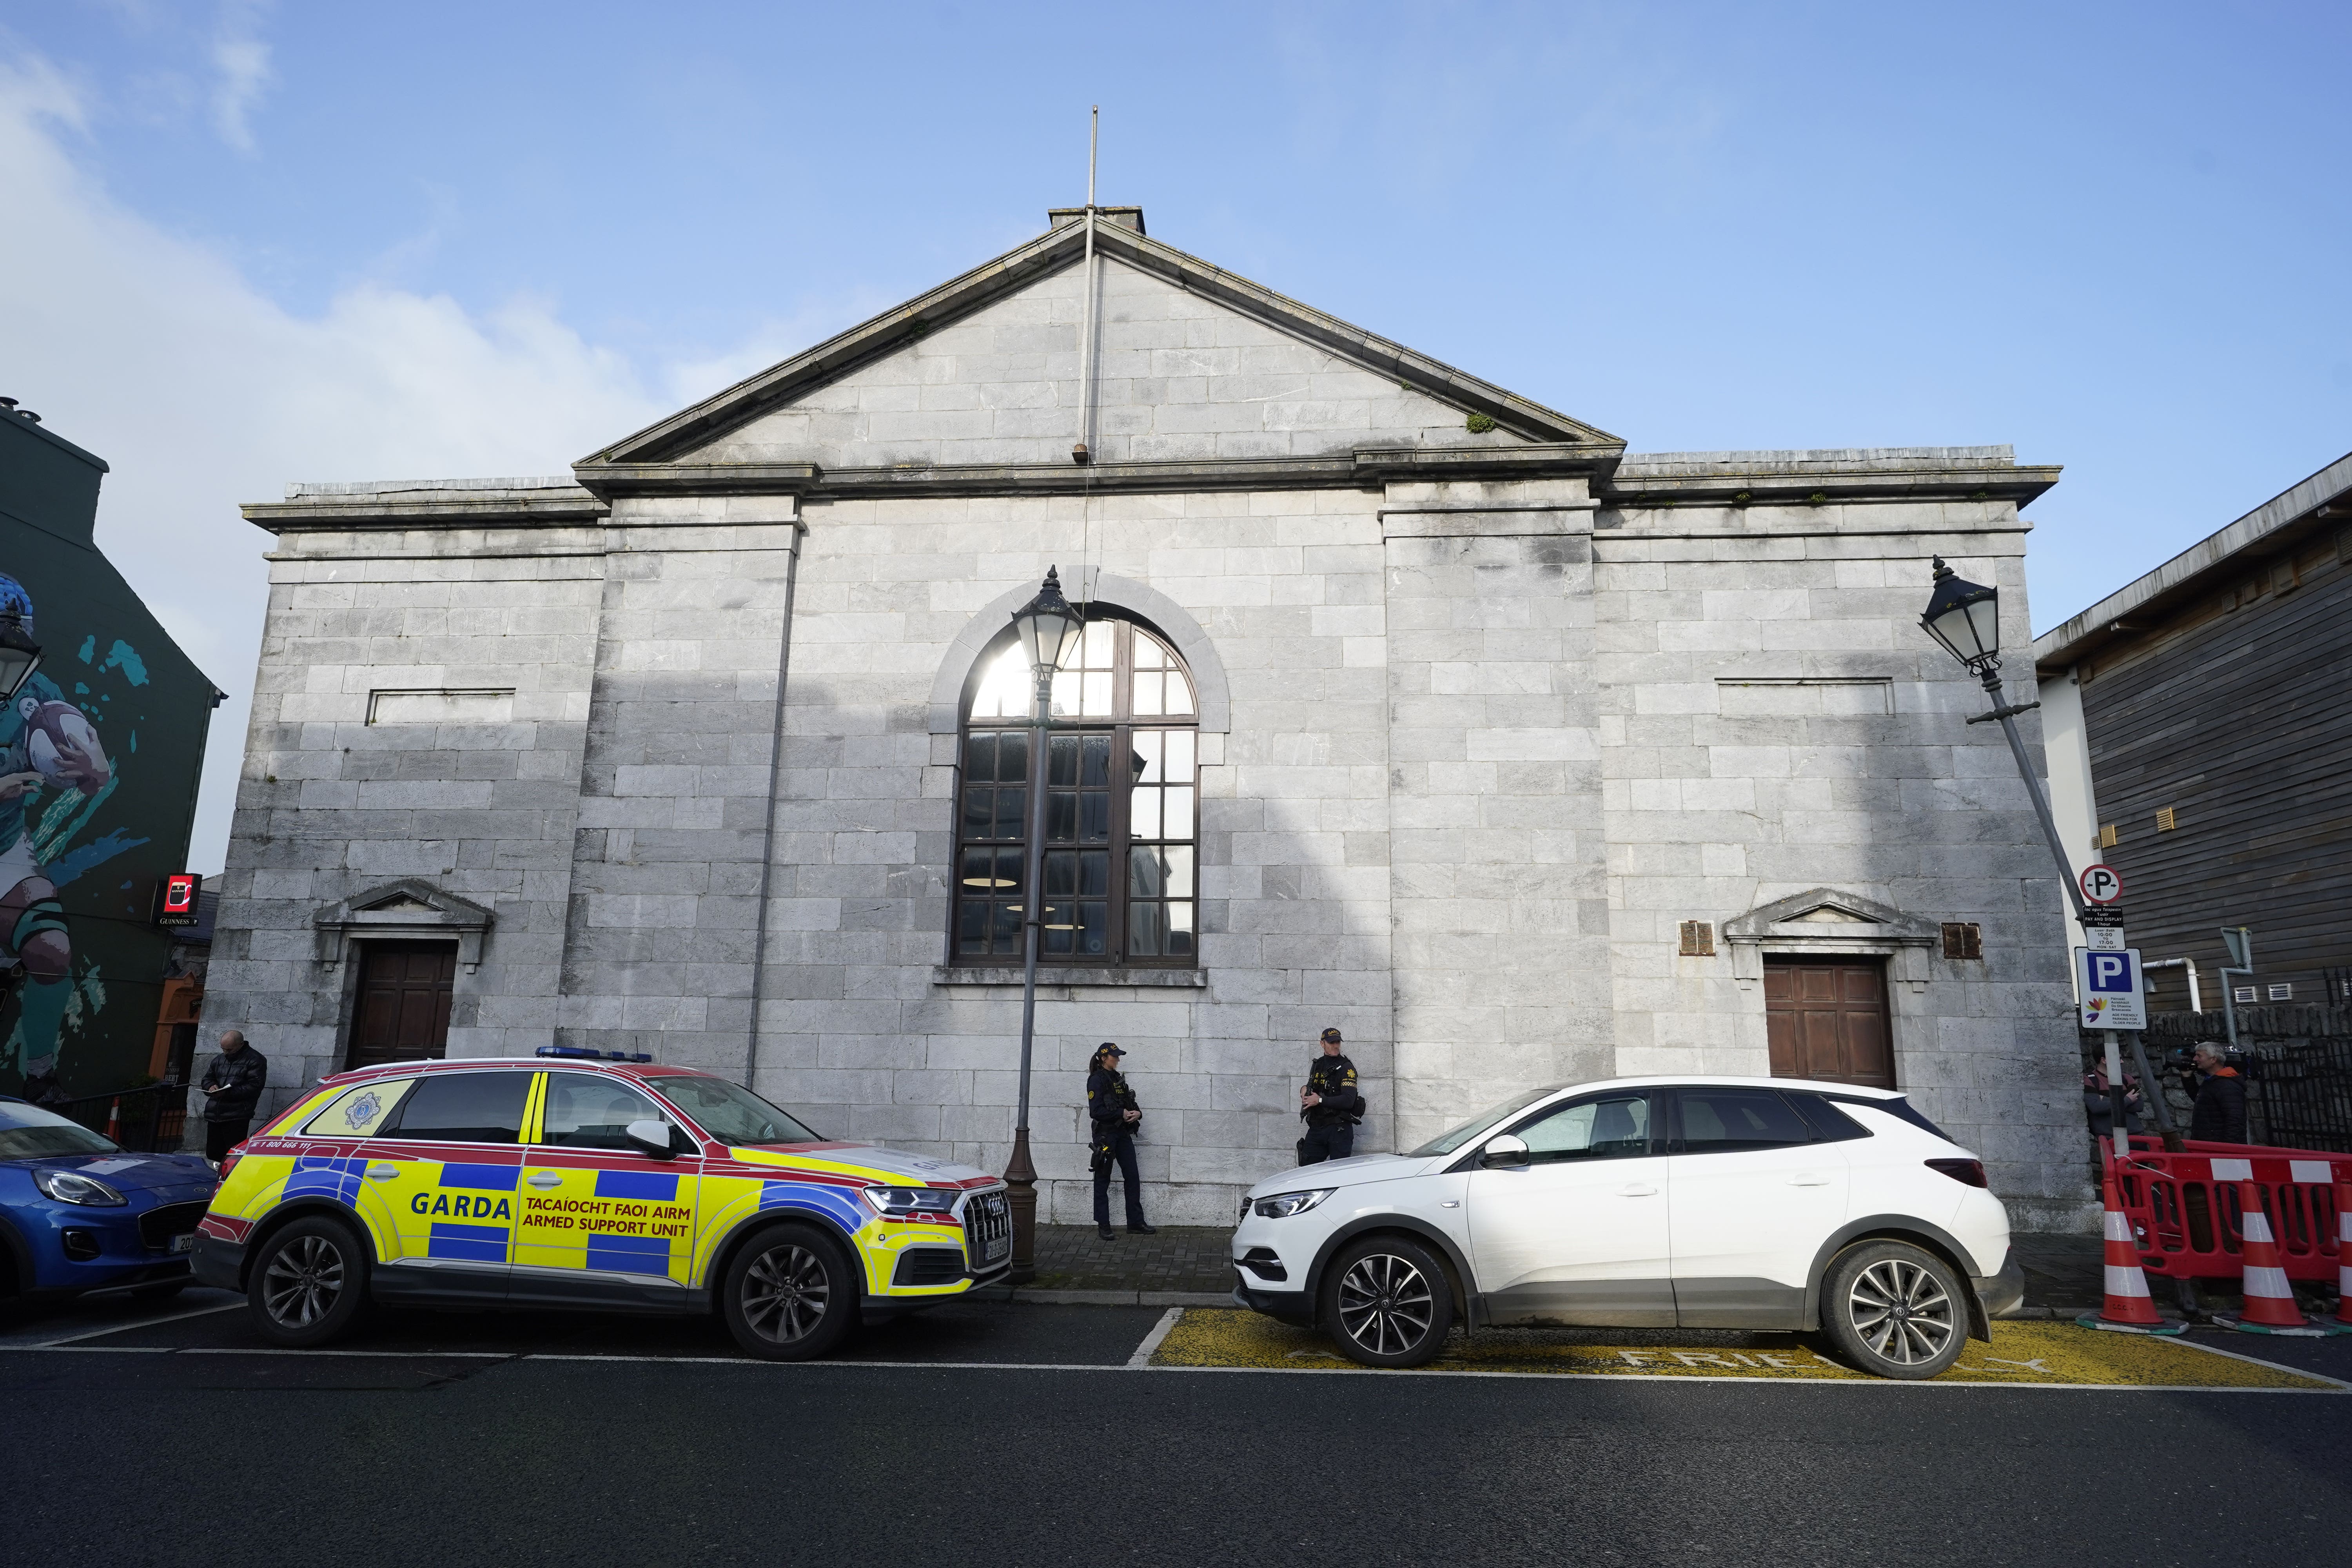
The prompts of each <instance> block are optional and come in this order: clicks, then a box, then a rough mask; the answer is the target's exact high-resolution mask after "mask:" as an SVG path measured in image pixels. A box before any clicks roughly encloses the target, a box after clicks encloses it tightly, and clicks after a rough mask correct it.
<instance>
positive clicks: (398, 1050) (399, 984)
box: [344, 942, 457, 1068]
mask: <svg viewBox="0 0 2352 1568" xmlns="http://www.w3.org/2000/svg"><path fill="white" fill-rule="evenodd" d="M359 949H360V998H359V1005H358V1007H357V1008H356V1009H355V1010H354V1011H353V1012H352V1048H351V1055H350V1058H349V1060H348V1061H346V1062H345V1064H344V1065H345V1066H346V1067H354V1068H364V1067H374V1066H375V1065H376V1064H377V1063H379V1062H396V1061H416V1060H420V1059H424V1058H438V1057H440V1056H442V1055H444V1054H445V1053H446V1051H447V1050H448V1048H449V994H450V992H451V990H452V988H453V987H454V986H455V984H456V983H457V943H456V942H361V943H360V944H359Z"/></svg>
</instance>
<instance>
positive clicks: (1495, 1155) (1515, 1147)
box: [1478, 1132, 1528, 1171]
mask: <svg viewBox="0 0 2352 1568" xmlns="http://www.w3.org/2000/svg"><path fill="white" fill-rule="evenodd" d="M1478 1163H1479V1164H1481V1165H1483V1166H1485V1167H1486V1169H1487V1170H1490V1171H1516V1170H1520V1169H1523V1168H1525V1166H1526V1165H1527V1163H1528V1141H1527V1140H1526V1139H1524V1138H1517V1137H1514V1136H1512V1135H1511V1134H1510V1133H1508V1132H1501V1133H1497V1134H1496V1135H1495V1136H1494V1137H1492V1138H1489V1139H1487V1140H1486V1147H1485V1148H1483V1149H1481V1150H1479V1151H1478Z"/></svg>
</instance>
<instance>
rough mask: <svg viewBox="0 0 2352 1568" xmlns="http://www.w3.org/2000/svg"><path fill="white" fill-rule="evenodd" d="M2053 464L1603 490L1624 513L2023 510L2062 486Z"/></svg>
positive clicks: (1692, 479)
mask: <svg viewBox="0 0 2352 1568" xmlns="http://www.w3.org/2000/svg"><path fill="white" fill-rule="evenodd" d="M2058 475H2059V469H2058V468H2057V467H2056V466H2055V465H2043V466H2036V467H2032V468H2012V467H2009V466H2007V465H2000V464H1985V465H1982V466H1976V465H1970V466H1966V467H1951V468H1943V467H1931V466H1927V465H1921V464H1900V465H1895V464H1890V465H1888V466H1887V467H1885V468H1876V469H1871V468H1863V469H1845V470H1841V471H1838V472H1832V473H1805V472H1795V473H1790V472H1787V471H1781V470H1771V469H1759V470H1755V471H1749V472H1742V471H1740V470H1738V469H1728V470H1724V471H1718V472H1710V473H1698V474H1638V475H1626V474H1624V473H1623V472H1622V469H1620V470H1619V471H1618V472H1616V473H1613V474H1612V475H1611V476H1610V477H1609V478H1608V479H1605V480H1604V481H1603V482H1602V483H1601V486H1600V487H1599V489H1600V494H1601V498H1602V500H1604V501H1605V502H1606V503H1608V504H1610V505H1612V506H1617V507H1621V508H1629V509H1630V508H1643V507H1675V506H1712V507H1722V506H1746V505H1750V504H1756V505H1774V506H1788V505H1791V504H1794V505H1799V506H1802V505H1806V504H1808V503H1819V502H1828V501H1853V500H1998V501H2012V502H2015V503H2016V504H2018V505H2020V506H2023V505H2025V504H2026V503H2027V502H2029V501H2032V500H2035V499H2036V498H2037V497H2039V496H2041V495H2042V493H2043V492H2045V491H2047V490H2048V489H2050V487H2051V486H2053V485H2054V484H2056V483H2057V482H2058Z"/></svg>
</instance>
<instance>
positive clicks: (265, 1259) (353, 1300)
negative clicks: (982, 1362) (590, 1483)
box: [194, 1047, 1013, 1361]
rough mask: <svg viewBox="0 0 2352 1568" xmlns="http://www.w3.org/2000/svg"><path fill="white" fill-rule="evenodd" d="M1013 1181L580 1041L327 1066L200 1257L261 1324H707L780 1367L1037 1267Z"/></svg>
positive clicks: (280, 1330)
mask: <svg viewBox="0 0 2352 1568" xmlns="http://www.w3.org/2000/svg"><path fill="white" fill-rule="evenodd" d="M1012 1235H1013V1233H1012V1225H1011V1215H1010V1212H1009V1210H1008V1208H1007V1205H1006V1202H1005V1190H1004V1183H1003V1180H1002V1179H1000V1178H998V1177H995V1176H992V1175H988V1174H986V1173H982V1172H980V1171H976V1170H973V1169H972V1168H971V1167H970V1166H967V1165H958V1164H953V1163H948V1162H945V1161H940V1160H932V1159H927V1158H923V1157H921V1156H918V1155H913V1154H907V1153H903V1152H898V1151H896V1150H891V1149H886V1148H883V1147H881V1146H879V1145H877V1144H872V1143H851V1142H834V1141H831V1140H827V1139H824V1138H821V1137H819V1136H818V1135H817V1134H816V1133H814V1132H813V1131H810V1130H809V1129H808V1128H807V1127H805V1126H803V1124H802V1123H801V1122H800V1121H797V1120H796V1119H794V1118H793V1117H792V1116H791V1115H789V1114H787V1113H786V1112H784V1111H782V1110H778V1109H777V1108H776V1107H774V1106H772V1105H771V1104H769V1103H768V1102H767V1101H766V1100H762V1099H761V1098H760V1097H759V1096H758V1095H756V1094H753V1093H752V1092H751V1090H749V1089H744V1088H742V1087H741V1086H740V1085H738V1084H734V1083H730V1082H729V1081H728V1080H727V1079H722V1078H717V1077H714V1076H712V1075H711V1074H709V1073H705V1072H700V1071H697V1070H695V1069H693V1068H678V1067H664V1066H657V1065H654V1064H653V1063H652V1062H651V1061H650V1058H646V1057H642V1056H639V1057H634V1058H619V1059H610V1058H606V1057H603V1056H599V1055H598V1054H597V1053H595V1052H593V1051H588V1050H585V1049H583V1048H580V1047H542V1048H541V1052H540V1054H539V1056H537V1057H514V1058H478V1059H474V1060H465V1061H435V1062H405V1063H397V1064H394V1065H390V1066H384V1067H376V1068H364V1069H362V1070H360V1071H356V1072H347V1073H341V1074H337V1075H336V1076H334V1077H331V1078H327V1079H320V1083H319V1085H318V1087H317V1089H314V1090H313V1091H311V1092H310V1093H309V1094H307V1095H305V1096H303V1097H302V1098H301V1100H299V1101H298V1102H297V1103H296V1104H294V1105H293V1106H292V1107H290V1108H289V1110H287V1111H286V1112H285V1113H284V1114H283V1115H280V1116H278V1117H276V1118H274V1119H273V1120H272V1121H270V1122H269V1123H268V1125H267V1126H265V1127H263V1128H262V1130H261V1131H258V1132H257V1133H255V1134H254V1135H253V1136H252V1137H251V1138H248V1139H247V1140H246V1142H243V1143H241V1144H239V1145H238V1146H237V1147H236V1150H235V1151H234V1152H232V1153H231V1154H230V1156H229V1158H228V1159H227V1160H226V1161H225V1162H224V1163H222V1166H221V1184H220V1190H219V1192H218V1193H217V1194H215V1196H214V1198H213V1201H212V1206H211V1209H210V1211H209V1212H208V1213H207V1214H206V1215H205V1218H204V1220H203V1222H202V1223H201V1224H199V1225H198V1226H197V1227H196V1242H195V1256H194V1269H195V1274H196V1277H197V1278H198V1279H202V1280H204V1281H205V1283H207V1284H212V1285H219V1286H223V1287H226V1288H228V1289H236V1290H242V1291H244V1292H245V1294H246V1298H247V1301H248V1303H249V1304H250V1306H251V1309H252V1313H253V1318H254V1321H255V1322H256V1323H257V1326H258V1327H259V1330H260V1331H261V1333H262V1335H263V1336H264V1337H265V1338H267V1339H268V1340H269V1341H270V1342H273V1343H277V1344H282V1345H291V1346H310V1345H318V1344H323V1343H325V1342H328V1341H330V1340H332V1339H334V1338H335V1337H336V1336H337V1335H339V1334H341V1332H343V1331H345V1330H346V1329H348V1328H349V1327H350V1326H351V1324H352V1321H353V1319H354V1318H355V1317H357V1315H358V1314H359V1312H360V1310H361V1309H362V1306H363V1305H364V1304H365V1303H366V1302H368V1301H369V1300H374V1301H379V1302H383V1303H385V1304H388V1305H398V1304H402V1303H409V1304H415V1305H423V1306H483V1305H512V1306H523V1307H579V1308H588V1309H592V1310H597V1309H601V1310H617V1311H631V1312H658V1313H673V1314H693V1313H709V1312H713V1311H715V1312H716V1313H718V1315H719V1317H720V1318H722V1319H723V1320H724V1321H725V1322H726V1324H727V1326H728V1328H729V1330H730V1331H732V1332H733V1334H734V1336H735V1339H736V1342H738V1343H739V1344H740V1345H741V1346H742V1347H743V1348H744V1349H745V1350H746V1351H748V1352H751V1353H752V1354H754V1355H759V1356H764V1357H769V1358H771V1359H774V1360H779V1361H801V1360H805V1359H807V1358H809V1357H812V1356H819V1355H823V1354H824V1353H825V1352H828V1351H830V1350H831V1349H832V1348H833V1347H834V1346H835V1345H837V1344H839V1343H840V1342H841V1340H842V1338H843V1336H844V1335H845V1334H846V1333H848V1331H850V1329H851V1328H852V1327H854V1326H855V1325H856V1324H857V1323H858V1322H860V1321H867V1322H871V1321H875V1320H876V1319H877V1318H878V1317H888V1316H892V1315H894V1314H896V1313H898V1312H901V1311H905V1310H910V1309H913V1308H919V1307H921V1306H924V1305H926V1304H929V1303H933V1302H937V1301H940V1300H947V1299H949V1298H951V1297H955V1296H960V1295H962V1294H964V1293H965V1292H967V1291H970V1290H971V1289H976V1288H977V1287H979V1286H982V1285H986V1284H992V1283H994V1282H995V1281H997V1280H998V1279H1002V1278H1003V1276H1004V1275H1005V1274H1006V1272H1007V1271H1008V1270H1009V1269H1010V1268H1011V1266H1012V1261H1013V1244H1012Z"/></svg>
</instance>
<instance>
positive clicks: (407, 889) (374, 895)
mask: <svg viewBox="0 0 2352 1568" xmlns="http://www.w3.org/2000/svg"><path fill="white" fill-rule="evenodd" d="M493 918H494V917H493V916H492V914H491V912H490V911H489V910H487V909H484V908H483V907H482V906H481V905H479V904H478V903H475V902H474V901H473V900H470V899H461V898H459V897H457V894H455V893H452V892H448V891H446V889H440V888H436V887H435V886H434V885H433V884H432V883H430V882H426V881H422V880H419V879H416V878H414V877H404V878H402V879H400V880H399V881H396V882H387V883H385V884H383V886H382V887H376V888H370V889H367V890H366V891H364V892H361V893H354V894H353V895H352V897H350V898H348V899H339V900H336V901H335V902H333V903H331V904H327V905H324V906H322V907H321V908H320V909H318V910H313V911H311V915H310V921H311V923H312V924H313V925H319V926H345V925H375V924H417V925H435V926H450V927H457V926H471V927H477V928H479V927H487V926H488V924H489V923H490V922H491V921H492V919H493Z"/></svg>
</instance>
